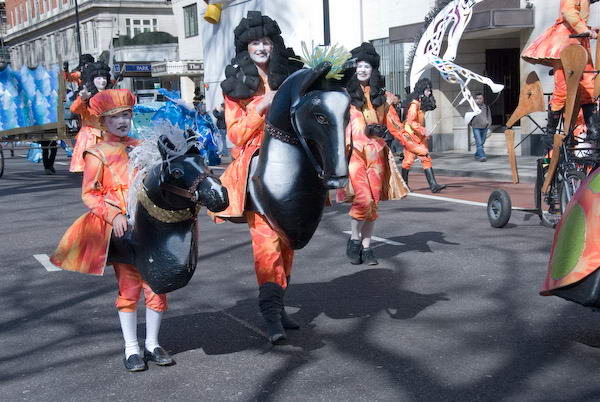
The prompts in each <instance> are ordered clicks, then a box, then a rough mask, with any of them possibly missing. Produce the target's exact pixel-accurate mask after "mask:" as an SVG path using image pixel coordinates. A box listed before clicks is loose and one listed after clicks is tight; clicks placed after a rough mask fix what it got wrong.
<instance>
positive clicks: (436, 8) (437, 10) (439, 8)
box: [406, 0, 454, 85]
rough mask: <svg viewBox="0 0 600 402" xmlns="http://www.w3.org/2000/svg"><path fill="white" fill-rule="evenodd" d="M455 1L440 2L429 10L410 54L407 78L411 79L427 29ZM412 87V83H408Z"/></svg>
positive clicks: (443, 0)
mask: <svg viewBox="0 0 600 402" xmlns="http://www.w3.org/2000/svg"><path fill="white" fill-rule="evenodd" d="M453 1H454V0H440V1H439V3H438V5H437V6H434V7H433V8H432V9H431V10H429V12H428V13H427V15H425V20H424V22H423V28H421V31H420V32H419V34H418V35H417V36H416V38H415V42H414V43H413V46H412V48H411V49H410V52H409V53H408V60H407V61H408V70H407V72H406V76H407V77H409V78H410V73H411V70H412V65H413V60H414V59H415V54H416V52H417V48H418V47H419V42H420V41H421V38H423V35H424V34H425V31H427V28H429V25H431V23H432V22H433V20H434V19H435V17H436V16H437V15H438V14H439V13H440V12H441V11H442V10H443V9H444V8H446V6H447V5H448V4H450V3H452V2H453ZM408 84H409V85H410V82H409V83H408Z"/></svg>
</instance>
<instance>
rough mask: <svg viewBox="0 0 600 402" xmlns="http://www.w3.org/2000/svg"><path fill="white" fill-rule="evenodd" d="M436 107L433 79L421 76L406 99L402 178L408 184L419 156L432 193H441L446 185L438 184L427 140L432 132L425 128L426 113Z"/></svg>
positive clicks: (402, 138)
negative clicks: (432, 87) (432, 85)
mask: <svg viewBox="0 0 600 402" xmlns="http://www.w3.org/2000/svg"><path fill="white" fill-rule="evenodd" d="M435 108H436V104H435V98H434V97H433V93H432V92H431V81H430V80H429V79H428V78H421V79H419V81H417V83H416V85H415V89H414V91H412V92H411V93H410V95H409V96H408V99H407V100H406V106H405V109H406V117H405V121H404V127H403V132H402V136H401V137H400V142H401V143H402V145H403V146H404V159H403V160H402V178H403V179H404V181H405V182H406V183H407V184H408V173H409V172H410V168H411V166H412V164H413V162H414V161H415V159H416V158H419V160H420V161H421V165H422V166H423V170H424V171H425V176H426V177H427V183H428V184H429V188H430V190H431V192H432V193H439V192H440V191H442V190H443V189H445V188H446V185H443V184H438V183H437V181H436V179H435V174H434V173H433V166H432V163H431V155H429V146H428V144H427V140H428V139H429V137H430V134H429V133H428V132H427V129H426V128H425V113H426V112H428V111H430V110H434V109H435Z"/></svg>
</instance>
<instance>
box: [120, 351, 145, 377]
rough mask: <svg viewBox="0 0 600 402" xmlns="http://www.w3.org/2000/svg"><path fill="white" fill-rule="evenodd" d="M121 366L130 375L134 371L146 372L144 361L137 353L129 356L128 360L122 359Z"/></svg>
mask: <svg viewBox="0 0 600 402" xmlns="http://www.w3.org/2000/svg"><path fill="white" fill-rule="evenodd" d="M123 364H125V368H126V369H127V371H129V372H132V373H134V372H136V371H144V370H148V366H147V365H146V362H145V361H144V359H142V356H140V355H139V354H137V353H136V354H134V355H131V356H129V358H127V359H125V358H123Z"/></svg>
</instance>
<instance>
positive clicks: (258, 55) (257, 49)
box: [248, 37, 273, 64]
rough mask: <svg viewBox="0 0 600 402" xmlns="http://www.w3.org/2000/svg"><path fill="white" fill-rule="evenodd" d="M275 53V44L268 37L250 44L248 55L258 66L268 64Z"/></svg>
mask: <svg viewBox="0 0 600 402" xmlns="http://www.w3.org/2000/svg"><path fill="white" fill-rule="evenodd" d="M272 51H273V42H271V40H270V39H269V38H267V37H264V38H260V39H257V40H253V41H252V42H250V43H248V53H249V54H250V59H252V61H253V62H254V63H256V64H266V63H268V62H269V59H270V58H271V52H272Z"/></svg>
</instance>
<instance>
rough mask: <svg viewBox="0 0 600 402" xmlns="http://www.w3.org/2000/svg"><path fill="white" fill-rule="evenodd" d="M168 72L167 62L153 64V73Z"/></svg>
mask: <svg viewBox="0 0 600 402" xmlns="http://www.w3.org/2000/svg"><path fill="white" fill-rule="evenodd" d="M166 72H167V63H160V64H152V74H161V73H166Z"/></svg>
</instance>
